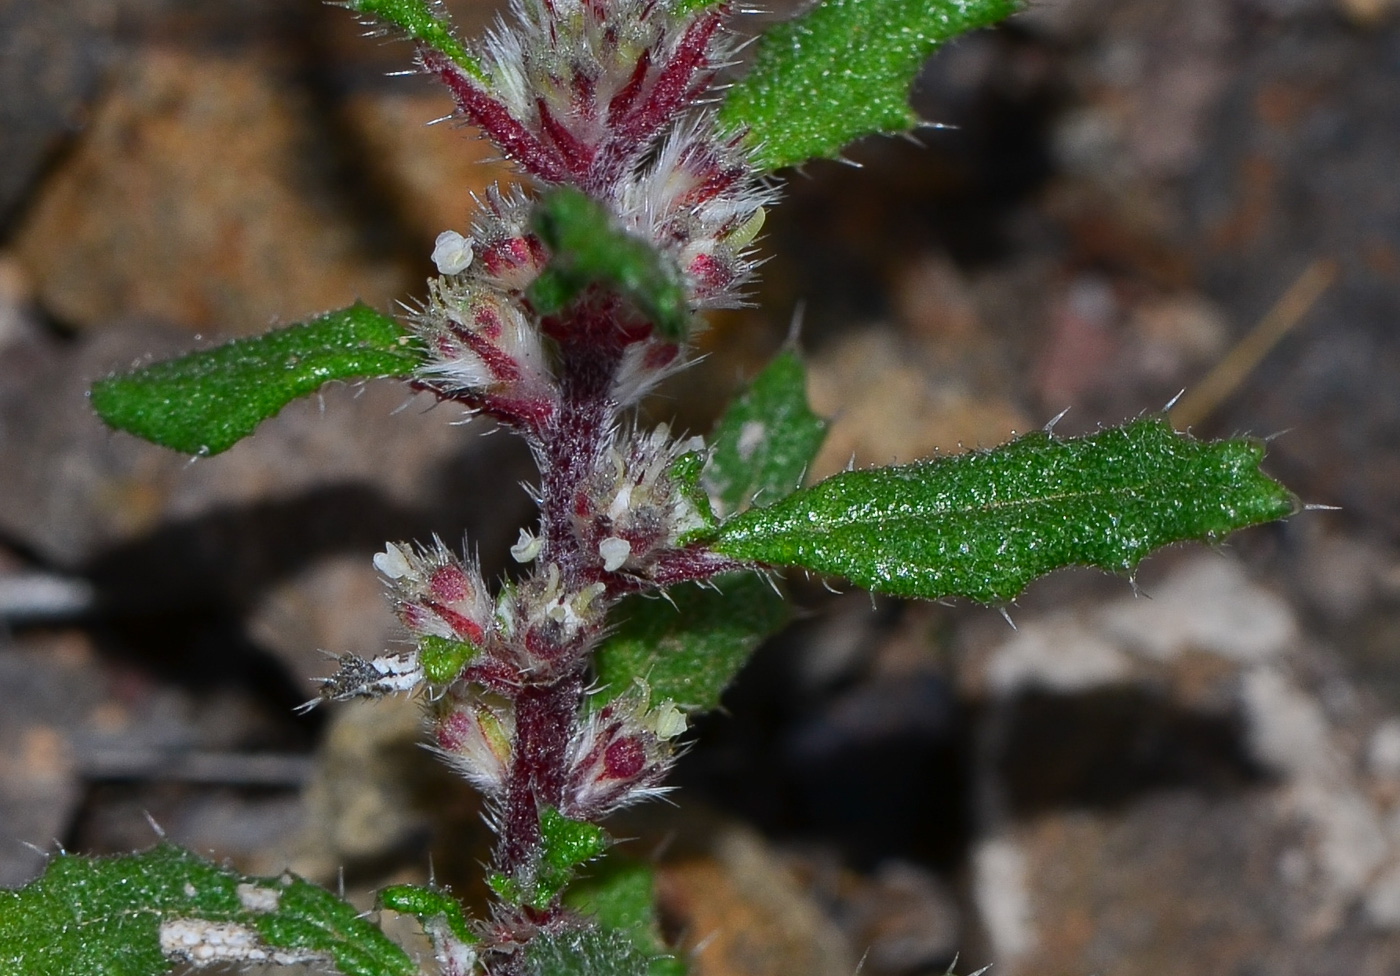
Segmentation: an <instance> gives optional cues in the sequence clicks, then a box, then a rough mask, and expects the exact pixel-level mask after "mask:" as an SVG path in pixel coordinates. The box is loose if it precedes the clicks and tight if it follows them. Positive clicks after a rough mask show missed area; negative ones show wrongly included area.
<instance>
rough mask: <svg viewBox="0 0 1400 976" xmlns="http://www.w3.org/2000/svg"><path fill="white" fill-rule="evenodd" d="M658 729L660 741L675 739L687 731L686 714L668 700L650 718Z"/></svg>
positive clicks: (657, 733)
mask: <svg viewBox="0 0 1400 976" xmlns="http://www.w3.org/2000/svg"><path fill="white" fill-rule="evenodd" d="M650 718H651V720H652V722H653V724H654V725H655V728H656V737H657V738H658V739H674V738H675V737H676V736H678V735H680V734H681V733H682V732H684V731H685V730H686V722H685V712H682V711H681V710H680V709H679V708H677V707H676V703H675V702H673V701H672V700H671V699H669V698H667V699H666V700H665V701H663V702H662V703H661V704H660V705H658V706H657V708H656V710H655V711H653V712H652V713H651V716H650Z"/></svg>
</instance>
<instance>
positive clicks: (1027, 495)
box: [712, 417, 1297, 602]
mask: <svg viewBox="0 0 1400 976" xmlns="http://www.w3.org/2000/svg"><path fill="white" fill-rule="evenodd" d="M1263 456H1264V447H1263V445H1262V444H1261V443H1260V442H1259V441H1256V440H1249V439H1239V440H1229V441H1216V442H1210V443H1206V442H1201V441H1196V440H1193V439H1192V438H1190V437H1188V436H1186V435H1184V434H1177V433H1174V432H1173V431H1172V429H1171V427H1170V426H1169V425H1168V423H1167V421H1166V420H1164V419H1162V418H1160V417H1148V418H1143V419H1140V420H1136V421H1134V422H1132V423H1130V424H1127V425H1125V426H1122V427H1115V428H1112V429H1109V430H1104V431H1101V432H1099V433H1097V434H1093V435H1091V436H1088V437H1080V438H1075V439H1071V440H1057V439H1055V438H1054V437H1052V436H1051V435H1050V434H1049V433H1047V432H1044V431H1037V432H1036V433H1033V434H1028V435H1026V436H1024V437H1021V438H1019V439H1018V440H1015V441H1012V442H1011V443H1009V444H1007V445H1004V446H1002V447H1000V448H996V449H994V450H990V451H976V452H971V453H968V454H962V455H958V456H956V457H950V458H945V459H942V460H936V461H927V462H923V463H919V464H911V465H908V466H905V467H897V468H876V469H873V470H868V471H849V472H846V473H844V474H839V475H836V476H835V477H832V478H828V479H827V480H826V481H823V482H821V483H820V484H817V485H814V486H813V487H811V488H807V489H803V490H802V491H799V492H796V493H794V494H792V495H789V496H788V497H787V498H785V499H783V500H782V501H780V502H777V503H776V504H774V505H770V506H768V507H767V508H759V509H750V510H749V511H747V512H744V513H743V514H741V515H738V516H736V517H734V518H732V519H730V520H729V521H728V522H726V523H724V524H723V525H722V526H721V527H720V531H719V535H718V538H717V539H716V541H715V542H714V543H713V544H712V547H713V548H714V550H715V551H717V552H720V553H723V554H725V555H728V556H732V557H734V558H735V559H742V560H747V561H752V562H754V563H758V564H761V565H768V566H799V567H802V568H804V569H810V570H815V571H817V572H821V573H831V574H834V575H837V576H844V577H845V578H846V579H849V580H851V581H852V582H854V583H858V584H859V585H861V586H864V587H866V588H867V589H871V590H877V591H879V592H882V593H890V594H893V595H895V596H907V597H923V598H926V599H935V598H938V597H944V596H965V597H968V598H970V599H973V600H978V601H981V602H993V601H1001V600H1009V599H1011V598H1012V597H1014V596H1016V594H1018V593H1020V592H1021V590H1022V589H1023V588H1024V587H1025V586H1026V584H1027V583H1029V582H1030V581H1031V580H1032V579H1034V578H1035V577H1037V576H1040V575H1042V574H1044V573H1048V572H1049V571H1050V570H1052V569H1056V568H1058V567H1061V566H1068V565H1087V566H1097V567H1099V568H1101V569H1104V570H1108V571H1110V572H1128V571H1131V570H1132V569H1133V568H1134V567H1135V566H1136V565H1137V563H1138V561H1139V560H1141V559H1142V557H1143V556H1145V555H1147V553H1149V552H1150V551H1151V550H1153V549H1156V548H1158V547H1159V546H1163V545H1167V544H1168V543H1172V542H1179V541H1183V540H1186V539H1205V540H1215V539H1219V538H1221V537H1222V536H1224V535H1225V534H1227V533H1229V532H1232V531H1234V530H1235V529H1240V528H1243V527H1245V526H1248V525H1255V524H1257V523H1260V522H1267V521H1270V520H1272V519H1277V518H1282V517H1284V516H1286V515H1289V514H1291V513H1292V512H1294V511H1295V510H1296V509H1297V500H1296V499H1295V498H1294V497H1293V495H1292V494H1291V493H1289V492H1288V491H1287V490H1286V489H1284V488H1283V487H1282V486H1281V485H1279V484H1278V483H1277V482H1275V481H1273V480H1272V479H1270V478H1268V477H1266V476H1265V475H1264V474H1262V473H1260V471H1259V462H1260V460H1261V459H1262V458H1263Z"/></svg>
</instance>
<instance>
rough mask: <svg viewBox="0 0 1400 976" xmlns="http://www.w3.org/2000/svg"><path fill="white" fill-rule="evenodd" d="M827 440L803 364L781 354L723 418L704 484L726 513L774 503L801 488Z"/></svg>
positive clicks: (713, 439) (713, 436) (714, 436)
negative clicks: (811, 400) (811, 399)
mask: <svg viewBox="0 0 1400 976" xmlns="http://www.w3.org/2000/svg"><path fill="white" fill-rule="evenodd" d="M825 436H826V422H825V421H824V420H822V419H821V418H820V417H818V416H817V415H816V414H814V413H813V412H812V411H811V409H810V408H809V407H808V406H807V371H806V369H805V368H804V367H803V365H802V360H801V359H800V358H798V356H797V355H796V354H795V353H791V352H785V353H781V354H780V355H778V357H777V358H776V359H774V360H773V361H772V362H771V363H769V364H768V366H767V367H766V368H765V369H764V370H763V372H761V373H759V374H758V376H757V377H756V378H755V379H754V381H753V383H752V384H751V385H750V386H749V388H748V390H746V391H745V392H744V393H743V394H742V395H741V396H740V397H739V398H738V399H737V400H735V401H734V402H733V403H732V404H730V406H729V409H728V410H726V411H725V413H724V416H723V417H721V418H720V421H719V423H718V424H717V425H716V426H715V430H714V432H713V433H712V434H711V435H710V445H711V455H710V463H709V465H708V466H707V467H706V468H705V472H704V475H703V476H702V479H701V480H702V482H703V483H704V485H705V488H706V489H707V490H708V492H709V493H710V495H711V496H712V497H713V498H714V499H715V500H716V501H718V502H719V503H720V505H721V507H722V508H723V512H722V513H721V514H725V515H731V514H733V513H735V512H740V511H743V510H744V509H746V508H748V507H749V506H750V505H767V504H771V503H772V502H775V501H777V500H778V499H780V498H783V497H784V496H786V495H788V494H790V493H791V492H792V491H794V490H795V489H796V488H797V487H798V485H800V484H801V482H802V476H803V475H804V474H806V472H807V466H808V465H809V464H811V463H812V459H813V458H814V457H816V456H817V451H818V449H820V447H821V445H822V439H823V438H824V437H825Z"/></svg>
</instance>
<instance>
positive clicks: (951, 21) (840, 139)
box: [720, 0, 1019, 169]
mask: <svg viewBox="0 0 1400 976" xmlns="http://www.w3.org/2000/svg"><path fill="white" fill-rule="evenodd" d="M1018 6H1019V3H1018V0H822V2H821V3H819V4H818V5H817V6H816V7H815V8H814V9H813V10H811V11H809V12H808V13H806V14H804V15H802V16H801V17H799V18H797V19H796V20H793V21H789V22H787V23H783V24H779V25H777V26H776V27H773V28H771V29H770V30H768V31H767V32H766V33H765V34H764V35H763V38H762V40H761V41H760V42H759V49H758V56H757V58H756V59H755V61H754V65H753V67H752V68H751V69H750V70H749V73H748V74H747V75H745V76H744V77H743V78H742V79H740V81H739V82H738V83H737V84H736V85H735V86H734V87H733V88H731V89H730V90H729V94H728V95H727V96H726V97H725V100H724V104H723V105H722V106H721V108H720V122H721V123H722V124H723V125H725V126H726V127H727V128H729V129H732V130H735V131H742V130H748V131H749V133H750V137H749V138H750V141H751V143H752V145H753V147H754V153H755V157H754V159H755V162H756V163H757V164H758V165H759V166H760V167H763V168H766V169H779V168H781V167H783V166H793V165H796V164H798V163H801V162H805V161H806V160H808V159H812V158H815V157H830V156H835V155H836V154H837V153H839V152H840V151H841V148H842V147H843V146H845V145H846V144H847V143H849V142H851V141H852V140H853V139H857V138H859V137H860V136H864V135H869V134H871V133H876V132H879V133H886V134H890V133H896V132H906V131H908V130H909V129H911V128H913V127H914V126H915V125H916V124H917V123H918V119H917V117H916V116H915V115H914V113H913V111H912V110H911V109H910V108H909V101H908V95H909V87H910V85H912V84H913V82H914V78H915V76H916V75H917V74H918V73H919V68H920V67H921V66H922V65H923V63H924V59H925V58H927V57H928V56H929V54H931V53H932V52H933V50H934V48H936V47H937V46H938V45H940V44H942V43H944V42H945V41H948V40H951V39H952V38H954V37H957V36H958V35H959V34H965V33H967V32H968V31H971V30H974V29H976V28H978V27H985V26H986V25H988V24H992V23H995V22H996V21H998V20H1001V19H1002V18H1003V17H1006V16H1007V15H1009V14H1011V13H1013V12H1015V10H1016V9H1017V7H1018Z"/></svg>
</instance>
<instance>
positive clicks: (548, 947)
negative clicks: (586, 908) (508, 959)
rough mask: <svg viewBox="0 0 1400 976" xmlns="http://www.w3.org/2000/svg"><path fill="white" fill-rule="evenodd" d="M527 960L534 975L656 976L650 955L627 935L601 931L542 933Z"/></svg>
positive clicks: (528, 968)
mask: <svg viewBox="0 0 1400 976" xmlns="http://www.w3.org/2000/svg"><path fill="white" fill-rule="evenodd" d="M525 961H526V972H528V973H530V976H653V974H652V972H651V963H652V958H651V957H650V956H648V955H647V954H646V953H644V952H642V951H641V950H639V949H638V948H637V946H636V945H635V944H634V943H633V942H632V940H631V939H630V938H628V937H627V935H626V934H625V933H622V932H610V931H608V930H606V929H601V928H586V929H576V930H574V931H571V932H559V933H541V934H540V935H538V936H536V937H535V938H534V939H532V940H531V941H530V944H529V945H528V946H527V947H526V949H525ZM657 976H659V974H657Z"/></svg>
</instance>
